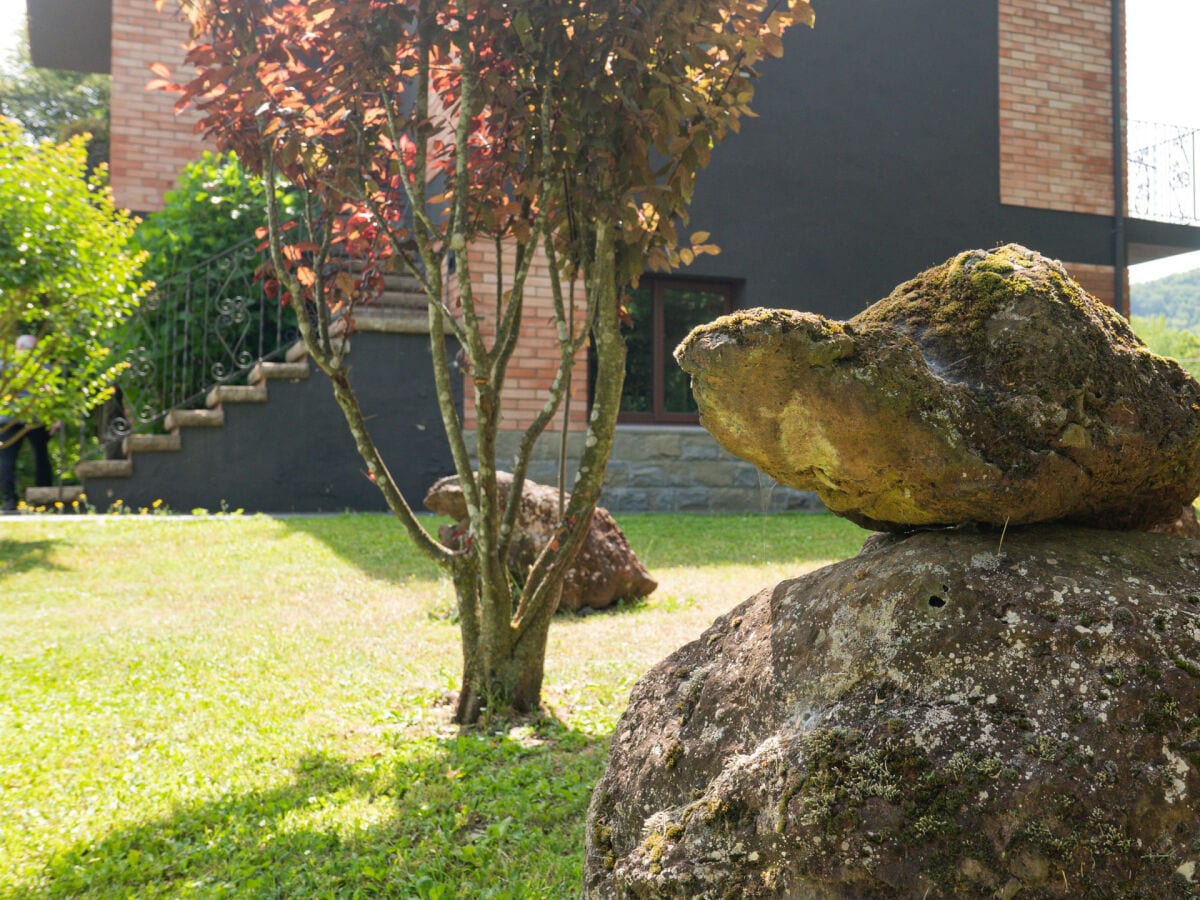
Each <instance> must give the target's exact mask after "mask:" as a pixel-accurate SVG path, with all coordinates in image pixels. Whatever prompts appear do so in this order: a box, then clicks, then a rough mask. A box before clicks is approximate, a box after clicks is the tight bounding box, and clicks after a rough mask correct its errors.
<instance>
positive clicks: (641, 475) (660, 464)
mask: <svg viewBox="0 0 1200 900" xmlns="http://www.w3.org/2000/svg"><path fill="white" fill-rule="evenodd" d="M517 437H518V433H517V432H503V433H501V435H500V438H499V441H498V443H499V449H500V453H499V456H498V465H499V466H500V468H502V469H508V468H511V462H509V460H511V458H512V453H513V450H514V449H515V447H516V444H517ZM468 440H469V441H470V446H471V447H472V449H473V448H474V440H473V435H469V436H468ZM582 442H583V435H582V434H572V435H571V436H570V439H569V442H568V461H567V466H568V473H569V474H568V485H567V486H568V489H569V488H570V482H571V481H572V480H573V479H574V471H575V466H576V465H577V464H578V460H579V450H580V447H581V445H582ZM558 446H559V436H558V435H557V434H547V435H544V436H543V437H542V440H541V441H540V442H539V443H538V445H537V447H536V448H535V450H534V454H533V459H532V460H531V462H530V465H529V477H530V478H532V479H533V480H534V481H538V482H541V483H542V484H548V485H554V484H557V483H558ZM600 504H601V505H602V506H605V507H607V508H608V509H609V510H611V511H613V512H754V513H760V512H781V511H784V510H806V511H810V512H818V511H820V510H821V509H823V508H824V507H822V505H821V503H820V501H819V500H817V498H816V495H815V494H813V493H811V492H807V491H794V490H792V489H791V488H786V487H783V486H781V485H778V484H776V483H775V482H774V481H772V480H771V479H770V478H768V477H767V476H766V475H762V474H760V473H759V472H758V470H757V469H755V468H754V466H753V465H751V464H750V463H748V462H746V461H744V460H741V459H738V458H737V457H736V456H733V455H732V454H730V453H728V452H726V451H725V450H723V449H722V448H721V447H720V445H719V444H717V442H716V441H715V440H714V439H713V437H712V436H711V435H710V434H709V433H708V432H707V431H705V430H704V429H703V428H699V427H696V426H687V425H623V426H619V427H618V428H617V434H616V439H615V442H614V445H613V454H612V459H611V461H610V462H609V464H608V475H607V477H606V478H605V481H604V493H603V494H602V495H601V497H600Z"/></svg>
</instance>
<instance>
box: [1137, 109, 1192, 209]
mask: <svg viewBox="0 0 1200 900" xmlns="http://www.w3.org/2000/svg"><path fill="white" fill-rule="evenodd" d="M1126 145H1127V146H1128V147H1129V215H1130V216H1132V217H1133V218H1136V219H1151V220H1153V221H1159V222H1174V223H1176V224H1180V225H1200V186H1198V185H1197V180H1196V177H1197V167H1196V163H1197V157H1196V150H1197V148H1198V147H1200V129H1196V128H1191V127H1186V126H1180V125H1164V124H1162V123H1160V122H1142V121H1134V120H1131V121H1130V122H1129V130H1128V137H1127V139H1126Z"/></svg>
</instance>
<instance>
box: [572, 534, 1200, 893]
mask: <svg viewBox="0 0 1200 900" xmlns="http://www.w3.org/2000/svg"><path fill="white" fill-rule="evenodd" d="M1198 889H1200V544H1197V542H1195V541H1190V540H1182V539H1179V538H1175V537H1167V536H1162V535H1152V534H1146V533H1129V534H1121V533H1117V532H1111V531H1099V530H1091V529H1082V528H1073V527H1068V526H1061V525H1058V526H1035V527H1032V528H1027V529H1020V530H1016V531H1010V532H1009V533H1008V534H1007V536H1006V539H1005V541H1004V543H1003V548H1002V549H1001V548H1000V546H999V539H998V536H997V535H996V534H994V533H980V532H976V531H974V530H955V531H938V532H933V531H930V532H919V533H917V534H914V535H911V536H908V537H900V536H890V537H877V538H874V539H872V540H871V541H869V542H868V546H867V547H866V548H864V550H863V552H862V553H861V554H860V555H859V556H858V557H856V558H853V559H850V560H847V561H845V562H842V563H839V564H837V565H833V566H830V567H828V568H825V569H823V570H821V571H819V572H815V573H812V574H810V575H807V576H805V577H803V578H799V579H796V580H794V581H786V582H784V583H782V584H780V585H778V586H777V587H775V588H771V589H768V590H765V591H763V592H762V593H760V594H758V595H757V596H755V597H753V598H751V599H750V600H748V601H746V602H745V603H743V604H742V605H741V606H739V607H738V608H736V609H734V610H733V611H732V612H730V613H728V614H727V615H725V616H723V617H721V618H720V619H718V620H717V622H716V623H715V624H714V625H713V626H712V627H711V628H710V629H709V630H708V631H707V632H706V633H705V634H704V635H702V636H701V637H700V639H699V640H697V641H695V642H694V643H691V644H689V645H687V646H686V647H684V648H682V649H681V650H679V651H678V652H676V653H675V654H673V655H672V656H670V657H669V658H668V659H666V660H665V661H663V662H662V663H660V664H659V665H658V666H656V667H655V668H654V669H653V670H652V671H651V672H649V673H648V674H647V675H646V676H645V677H643V678H642V680H641V681H640V682H639V683H638V684H637V686H636V687H635V689H634V691H633V695H632V697H631V698H630V702H629V707H628V710H627V711H626V712H625V714H624V715H623V716H622V718H621V720H620V723H619V724H618V725H617V729H616V733H615V735H614V737H613V740H612V749H611V751H610V758H609V764H608V770H607V772H606V774H605V775H604V778H603V780H602V781H601V782H600V784H599V785H598V786H597V788H596V791H595V794H594V796H593V798H592V804H591V808H590V811H589V813H588V823H587V861H586V868H585V884H584V892H583V893H584V896H585V897H588V898H600V897H639V898H651V897H680V898H682V897H689V898H690V897H784V896H785V897H918V898H919V897H959V896H991V897H1013V896H1015V895H1017V894H1019V895H1020V896H1022V897H1025V896H1030V897H1054V896H1061V897H1083V896H1096V897H1099V896H1105V897H1117V896H1121V897H1135V896H1136V897H1155V898H1167V897H1193V896H1196V895H1197V891H1198Z"/></svg>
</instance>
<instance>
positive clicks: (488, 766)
mask: <svg viewBox="0 0 1200 900" xmlns="http://www.w3.org/2000/svg"><path fill="white" fill-rule="evenodd" d="M604 746H605V741H604V740H603V739H600V738H596V737H592V736H588V735H584V734H581V733H579V732H576V731H572V730H569V729H567V728H565V727H563V726H562V725H560V724H559V723H557V722H549V721H542V722H540V723H538V724H537V725H535V726H530V727H527V728H521V729H514V730H513V731H510V732H508V733H506V734H497V735H468V736H458V737H453V738H442V739H438V738H421V739H416V740H400V741H398V742H397V744H396V746H395V748H394V749H392V750H388V751H386V752H385V753H383V754H381V755H379V756H376V757H374V758H372V759H367V760H362V761H358V762H353V763H352V762H349V761H347V760H344V759H337V758H334V757H331V756H327V755H321V754H313V755H308V756H305V757H303V758H302V759H301V760H300V761H299V763H298V765H297V767H296V770H295V774H294V778H293V780H291V781H290V782H288V783H285V784H280V785H278V786H275V787H272V788H269V789H266V790H260V791H251V792H247V793H243V794H236V795H230V796H226V797H222V798H220V799H217V800H213V801H211V802H207V803H199V804H194V805H188V806H180V807H179V808H178V809H176V810H175V811H174V812H173V813H172V814H171V815H169V816H167V817H165V818H161V819H156V820H152V821H147V822H143V823H139V824H137V825H133V826H130V827H127V828H123V829H120V830H117V831H115V832H113V833H111V834H109V835H108V836H106V837H104V838H102V839H100V840H97V841H91V842H81V843H79V844H77V845H75V846H74V847H72V848H70V849H69V850H67V851H65V852H63V853H61V854H59V855H57V856H56V857H54V858H53V859H52V860H51V861H50V862H49V864H48V865H47V867H46V869H45V871H44V872H43V873H42V876H41V877H40V878H39V879H38V887H35V888H27V889H25V890H24V891H22V892H19V893H17V894H16V895H14V896H16V897H19V898H24V900H32V898H42V897H77V896H81V895H90V896H122V897H125V896H156V895H160V896H179V895H181V894H187V895H189V896H190V895H192V894H197V895H203V896H238V897H256V898H259V897H312V896H322V897H327V896H355V897H362V896H379V897H421V898H438V897H443V898H450V897H457V896H488V895H490V894H491V893H492V892H494V891H495V890H496V889H497V888H499V889H501V890H502V891H503V893H504V895H505V896H572V895H574V894H576V893H577V892H578V890H579V883H580V879H581V873H582V862H583V840H584V818H585V816H586V811H587V804H588V799H589V796H590V793H591V788H592V785H593V784H594V783H595V781H596V780H597V779H598V778H599V776H600V773H601V770H602V768H603V764H604Z"/></svg>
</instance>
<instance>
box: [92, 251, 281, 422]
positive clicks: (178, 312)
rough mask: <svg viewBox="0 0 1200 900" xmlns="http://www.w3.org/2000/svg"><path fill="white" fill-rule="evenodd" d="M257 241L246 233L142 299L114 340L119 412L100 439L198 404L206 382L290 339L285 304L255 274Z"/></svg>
mask: <svg viewBox="0 0 1200 900" xmlns="http://www.w3.org/2000/svg"><path fill="white" fill-rule="evenodd" d="M257 244H258V241H257V240H255V239H253V238H252V239H250V240H247V241H245V242H243V243H241V244H238V245H236V246H234V247H231V248H230V249H229V250H226V251H225V252H223V253H220V254H218V255H216V256H213V257H211V258H210V259H207V260H205V261H204V262H202V263H200V264H199V265H197V266H194V267H192V268H191V269H188V270H186V271H184V272H180V273H179V274H178V275H175V276H173V277H171V278H169V279H165V280H163V281H162V282H160V283H159V284H158V285H156V286H155V288H154V290H153V291H152V292H151V294H150V295H149V296H148V297H147V298H146V299H145V300H143V301H142V304H141V307H140V308H139V309H138V311H137V313H136V314H135V316H134V318H133V320H132V321H131V322H130V323H129V325H128V326H127V329H126V332H125V338H124V340H123V341H122V343H121V345H120V346H118V347H116V348H115V349H116V350H117V353H118V358H119V359H122V360H124V361H126V362H128V363H129V368H128V369H127V370H126V371H125V373H124V375H123V376H122V377H121V379H120V388H121V391H122V393H123V395H124V396H123V407H124V410H123V412H124V415H122V416H118V417H117V418H116V420H115V421H113V422H111V423H109V424H108V427H107V428H106V429H105V430H106V431H107V432H108V433H107V434H105V435H103V436H102V439H104V440H114V439H118V438H120V437H121V436H123V434H129V433H131V432H135V431H152V430H154V429H155V428H156V427H157V426H158V425H159V424H160V423H161V422H162V420H163V418H164V417H165V416H166V414H167V413H168V412H170V411H171V410H172V409H180V408H187V407H192V406H198V405H202V404H203V401H204V397H205V395H206V394H207V393H208V391H209V390H210V389H211V388H213V387H214V386H216V385H220V384H231V383H237V382H238V381H239V379H244V378H245V376H246V374H247V373H248V372H249V371H250V369H252V368H253V367H254V364H255V363H256V362H258V361H259V360H261V359H273V358H276V357H279V356H282V354H283V353H284V351H285V350H286V349H287V347H288V346H289V345H290V344H291V343H292V342H293V341H295V340H296V339H297V337H298V331H297V329H296V321H295V313H294V312H293V311H292V309H291V307H290V306H281V305H280V303H279V301H278V300H277V299H274V298H271V297H268V296H267V295H266V293H265V291H264V289H263V283H262V281H260V280H257V279H256V278H255V271H256V269H257V268H258V267H259V265H260V264H261V263H262V261H263V254H262V253H261V252H260V251H259V250H258V248H257Z"/></svg>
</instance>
